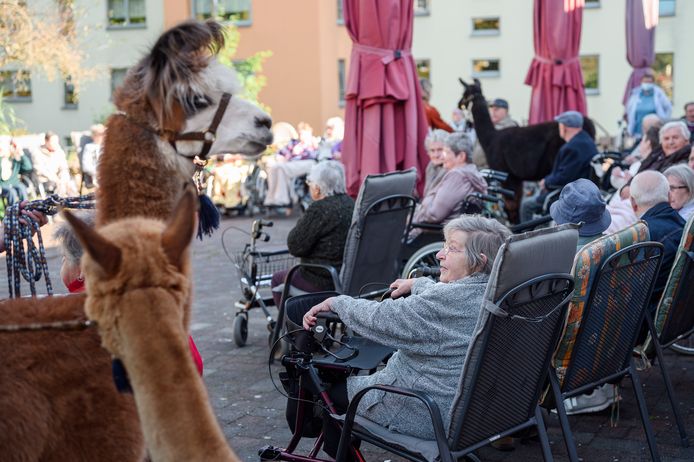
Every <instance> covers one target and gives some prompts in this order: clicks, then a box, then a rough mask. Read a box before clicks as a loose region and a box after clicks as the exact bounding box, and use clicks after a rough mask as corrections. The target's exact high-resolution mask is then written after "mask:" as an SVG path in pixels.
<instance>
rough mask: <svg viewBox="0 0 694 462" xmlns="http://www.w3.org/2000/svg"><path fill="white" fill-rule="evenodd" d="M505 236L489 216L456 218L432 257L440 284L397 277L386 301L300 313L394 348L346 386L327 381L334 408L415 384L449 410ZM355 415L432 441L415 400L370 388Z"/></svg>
mask: <svg viewBox="0 0 694 462" xmlns="http://www.w3.org/2000/svg"><path fill="white" fill-rule="evenodd" d="M509 235H510V232H509V230H508V229H507V228H506V227H505V226H503V225H501V224H500V223H499V222H497V221H495V220H491V219H488V218H483V217H480V216H477V215H465V216H463V217H460V218H457V219H455V220H452V221H451V222H449V223H448V224H447V225H446V226H445V228H444V236H445V240H446V243H445V245H444V248H443V249H442V250H441V251H440V252H439V253H438V254H437V255H436V257H437V258H438V259H439V260H440V261H441V279H440V282H438V283H437V282H434V281H433V280H431V279H428V278H417V279H406V280H405V279H398V280H396V281H395V282H393V283H392V284H391V285H390V287H391V289H393V292H392V297H393V298H392V299H390V300H385V301H383V302H380V303H379V302H376V301H371V300H364V299H355V298H352V297H348V296H344V295H343V296H339V297H332V298H328V299H327V300H325V301H324V302H322V303H320V304H319V305H316V306H314V307H313V308H311V309H310V310H309V311H308V312H307V313H306V315H305V316H304V320H303V321H304V322H303V324H304V328H306V329H309V328H311V327H312V326H314V325H315V324H316V316H317V314H318V313H319V312H321V311H333V312H335V313H337V314H338V315H339V317H340V319H341V320H342V321H343V322H344V323H345V325H346V326H347V327H349V328H351V329H353V330H354V332H356V333H357V334H359V335H362V336H364V337H366V338H367V339H369V340H373V341H375V342H378V343H380V344H382V345H386V346H389V347H392V348H395V349H397V351H396V352H395V353H394V354H393V356H392V357H391V358H390V359H389V360H388V364H387V365H386V366H385V367H384V368H383V369H381V370H380V371H378V372H376V373H375V374H373V375H368V376H353V377H348V378H347V381H346V386H345V384H342V383H339V384H334V385H333V386H332V388H331V390H330V395H331V397H332V399H333V400H334V401H335V404H336V406H337V408H338V411H340V412H344V411H345V410H346V409H347V405H348V402H349V399H351V398H352V397H353V396H354V395H355V394H356V393H357V392H358V391H359V390H362V389H363V388H366V387H368V386H371V385H374V384H388V385H394V386H397V387H404V388H415V389H418V390H421V391H423V392H425V393H427V394H428V395H429V396H430V397H432V398H433V399H434V401H436V403H437V404H438V406H439V408H440V409H442V410H446V409H450V407H451V404H452V402H453V398H454V395H455V392H456V389H457V385H458V380H459V378H460V371H461V370H462V366H463V362H464V361H465V355H466V353H467V350H468V346H469V344H470V340H471V338H472V335H473V332H474V329H475V324H476V323H477V317H478V315H479V311H480V306H481V304H482V299H483V296H484V292H485V289H486V287H487V281H488V279H489V273H490V272H491V269H492V264H493V262H494V258H495V257H496V254H497V252H498V251H499V248H500V247H501V244H503V242H504V241H505V240H506V238H507V237H508V236H509ZM405 295H409V297H406V298H405V297H404V296H405ZM358 413H359V414H360V415H362V416H364V417H366V418H368V419H369V420H372V421H374V422H376V423H379V424H381V425H386V426H388V427H389V428H390V429H391V430H393V431H396V432H399V433H403V434H407V435H412V436H415V437H419V438H424V439H433V438H434V435H433V433H432V430H431V424H430V422H431V419H430V417H429V413H428V412H427V410H426V408H425V407H424V406H423V405H422V404H421V403H419V402H418V401H417V400H413V399H408V398H405V397H402V396H399V395H394V394H388V395H385V396H384V395H383V394H382V393H369V394H367V395H366V396H365V397H364V399H363V400H362V405H361V406H360V408H359V411H358ZM449 418H450V416H449V417H448V418H447V420H449ZM446 426H447V424H446V423H445V422H444V427H446ZM324 431H325V432H326V448H325V449H326V452H328V454H330V455H332V456H334V455H335V454H332V453H331V452H332V451H335V450H336V449H337V444H336V443H337V441H338V440H339V431H338V432H337V434H335V429H334V428H333V425H329V424H328V422H327V421H326V422H324Z"/></svg>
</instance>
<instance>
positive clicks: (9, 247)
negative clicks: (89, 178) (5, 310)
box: [2, 193, 95, 298]
mask: <svg viewBox="0 0 694 462" xmlns="http://www.w3.org/2000/svg"><path fill="white" fill-rule="evenodd" d="M94 207H95V199H94V193H92V194H87V195H84V196H78V197H66V198H62V197H60V196H58V195H57V194H53V195H51V196H49V197H47V198H46V199H43V200H37V201H32V202H29V203H28V204H26V205H25V206H24V207H23V210H35V211H37V212H41V213H43V214H44V215H46V216H51V215H55V214H56V213H58V211H59V210H60V208H69V209H93V208H94ZM20 217H21V218H22V219H23V220H24V221H25V222H26V224H25V223H22V222H20V221H19V219H20ZM2 223H3V226H4V229H5V235H4V243H5V253H6V263H7V289H8V293H9V295H10V298H18V297H20V296H21V290H20V287H21V278H20V276H21V277H23V278H24V279H25V280H26V281H27V282H28V283H29V289H30V290H31V295H32V296H36V282H38V281H39V280H41V276H42V275H45V276H46V292H47V293H48V295H53V285H52V284H51V278H50V275H49V274H48V262H47V261H46V249H45V247H44V245H43V237H42V236H41V229H40V226H39V223H38V222H36V221H35V220H34V219H32V218H31V217H29V216H26V215H21V214H20V210H19V204H14V205H11V206H9V207H7V209H6V210H5V218H3V220H2ZM34 232H35V233H36V237H37V240H38V246H37V245H36V244H35V243H34V240H33V238H32V234H33V233H34ZM25 243H26V249H25Z"/></svg>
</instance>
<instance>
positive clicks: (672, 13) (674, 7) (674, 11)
mask: <svg viewBox="0 0 694 462" xmlns="http://www.w3.org/2000/svg"><path fill="white" fill-rule="evenodd" d="M664 1H666V2H668V3H671V4H672V11H668V12H666V14H663V13H662V12H661V8H660V7H661V5H662V4H663V0H658V17H660V18H672V17H674V16H677V0H664Z"/></svg>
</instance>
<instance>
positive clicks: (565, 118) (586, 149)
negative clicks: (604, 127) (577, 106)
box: [521, 111, 598, 221]
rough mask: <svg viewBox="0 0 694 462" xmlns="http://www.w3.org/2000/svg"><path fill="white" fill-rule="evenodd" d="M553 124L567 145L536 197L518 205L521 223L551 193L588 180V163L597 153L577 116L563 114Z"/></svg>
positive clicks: (578, 115) (526, 219) (531, 214)
mask: <svg viewBox="0 0 694 462" xmlns="http://www.w3.org/2000/svg"><path fill="white" fill-rule="evenodd" d="M554 120H556V121H557V122H558V123H559V136H560V137H561V138H562V139H563V140H564V141H566V144H564V146H562V147H561V149H560V150H559V152H558V153H557V157H556V158H555V159H554V167H552V171H551V172H550V173H549V175H547V176H546V177H544V178H543V179H542V180H541V181H540V192H539V194H538V195H535V196H533V197H529V198H527V199H526V200H524V201H523V203H522V204H521V221H528V220H531V219H532V218H533V214H534V213H538V212H541V211H542V204H543V203H544V201H545V198H546V197H547V194H548V193H549V192H550V191H554V190H557V189H561V188H563V187H564V186H565V185H567V184H568V183H571V182H572V181H574V180H577V179H579V178H588V175H589V174H590V160H591V159H592V158H593V156H594V155H596V154H597V153H598V149H597V148H596V147H595V142H594V141H593V139H592V138H591V137H590V135H589V134H588V133H586V132H585V131H584V130H583V115H581V113H580V112H577V111H566V112H563V113H561V114H559V115H558V116H557V117H555V118H554Z"/></svg>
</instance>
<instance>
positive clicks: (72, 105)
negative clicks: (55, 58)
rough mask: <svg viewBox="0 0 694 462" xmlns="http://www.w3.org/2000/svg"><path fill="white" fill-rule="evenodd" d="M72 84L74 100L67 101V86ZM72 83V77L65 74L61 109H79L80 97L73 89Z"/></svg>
mask: <svg viewBox="0 0 694 462" xmlns="http://www.w3.org/2000/svg"><path fill="white" fill-rule="evenodd" d="M69 85H72V87H73V89H72V92H73V94H74V98H75V102H74V103H70V102H68V86H69ZM74 87H75V86H74V84H73V83H72V77H71V76H69V75H68V76H67V77H66V78H65V80H63V107H62V109H70V110H71V109H79V106H80V99H79V93H77V92H76V91H75V89H74Z"/></svg>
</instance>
